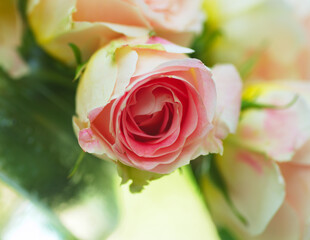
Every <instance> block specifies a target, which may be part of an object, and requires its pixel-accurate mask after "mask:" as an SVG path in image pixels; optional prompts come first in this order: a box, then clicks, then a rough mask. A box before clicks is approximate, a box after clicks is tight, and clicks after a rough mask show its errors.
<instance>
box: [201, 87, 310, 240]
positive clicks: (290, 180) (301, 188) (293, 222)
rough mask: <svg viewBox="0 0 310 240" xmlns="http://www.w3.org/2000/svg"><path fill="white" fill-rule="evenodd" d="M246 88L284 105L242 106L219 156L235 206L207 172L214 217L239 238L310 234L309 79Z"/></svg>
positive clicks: (271, 239)
mask: <svg viewBox="0 0 310 240" xmlns="http://www.w3.org/2000/svg"><path fill="white" fill-rule="evenodd" d="M244 94H245V95H244V97H245V99H246V100H252V101H255V102H258V103H262V104H268V105H273V106H275V105H276V106H278V107H279V108H275V109H248V110H246V111H245V112H243V113H242V114H241V121H240V124H239V127H238V130H237V133H236V135H234V136H232V137H231V138H229V139H227V141H226V143H225V145H224V147H225V152H224V155H223V156H222V157H220V156H218V157H216V159H215V160H214V161H215V162H214V164H215V166H216V167H217V168H218V172H219V175H220V176H221V178H222V179H223V181H224V182H225V184H226V186H227V189H226V191H227V194H228V196H229V198H230V199H231V201H232V204H233V206H235V208H236V210H235V209H233V208H231V205H230V204H229V203H228V202H227V197H226V199H225V196H224V194H223V190H222V191H220V190H219V188H218V187H217V186H216V185H215V184H214V182H212V179H211V178H210V176H208V175H206V176H205V177H204V179H203V181H202V182H203V186H204V187H203V188H204V192H205V196H206V199H207V202H208V203H209V205H208V206H209V207H210V211H211V213H212V215H213V217H214V220H215V221H216V223H217V225H218V226H219V227H221V228H224V229H226V230H228V231H229V232H231V233H232V235H234V236H236V237H237V239H248V240H292V239H296V240H301V239H309V237H310V235H309V234H310V232H309V227H310V221H309V220H310V208H309V201H310V181H309V180H310V177H309V176H310V165H309V164H310V161H309V160H310V97H309V96H310V95H309V94H310V84H309V83H301V82H294V83H291V82H284V83H268V84H258V85H256V84H255V85H252V86H250V87H249V88H247V89H246V90H245V93H244ZM296 96H298V97H297V98H296ZM236 212H238V213H239V214H240V215H239V217H238V214H236ZM240 216H242V217H243V218H244V219H245V221H244V222H242V221H240Z"/></svg>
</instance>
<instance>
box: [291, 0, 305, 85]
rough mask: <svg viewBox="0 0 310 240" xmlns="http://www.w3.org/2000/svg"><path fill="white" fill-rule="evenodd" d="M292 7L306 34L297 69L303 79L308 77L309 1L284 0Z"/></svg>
mask: <svg viewBox="0 0 310 240" xmlns="http://www.w3.org/2000/svg"><path fill="white" fill-rule="evenodd" d="M286 1H287V2H288V3H289V4H290V6H291V7H292V8H293V10H294V13H295V17H296V18H297V20H298V21H299V23H300V24H301V26H302V27H303V30H304V32H305V33H306V36H307V45H306V47H305V48H304V50H303V52H302V54H301V55H300V56H299V59H298V64H297V69H298V70H299V71H300V73H301V77H302V78H304V79H310V67H309V66H310V1H308V0H286Z"/></svg>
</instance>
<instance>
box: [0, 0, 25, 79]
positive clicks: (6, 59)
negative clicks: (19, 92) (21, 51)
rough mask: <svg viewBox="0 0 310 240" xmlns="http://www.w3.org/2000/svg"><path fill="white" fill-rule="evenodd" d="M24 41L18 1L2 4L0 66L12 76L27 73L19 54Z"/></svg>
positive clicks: (0, 6) (0, 13)
mask: <svg viewBox="0 0 310 240" xmlns="http://www.w3.org/2000/svg"><path fill="white" fill-rule="evenodd" d="M21 39H22V20H21V17H20V15H19V12H18V9H17V1H14V0H1V2H0V66H2V67H3V68H4V69H5V70H6V71H8V73H9V74H10V75H12V76H13V77H18V76H21V75H22V74H24V73H25V72H26V71H27V67H26V65H25V63H24V62H23V61H22V59H21V58H20V56H19V55H18V52H17V47H18V46H19V45H20V44H21Z"/></svg>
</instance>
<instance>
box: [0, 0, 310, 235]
mask: <svg viewBox="0 0 310 240" xmlns="http://www.w3.org/2000/svg"><path fill="white" fill-rule="evenodd" d="M26 5H27V1H25V0H20V1H14V0H0V66H1V68H0V239H3V240H19V239H23V240H27V239H31V240H36V239H38V240H39V239H40V240H41V239H47V240H63V239H65V240H67V239H82V240H84V239H85V240H100V239H109V240H131V239H132V240H139V239H148V240H150V239H163V240H165V239H169V240H170V239H178V240H182V239H195V240H204V239H210V240H213V239H220V238H221V239H226V240H230V239H233V238H232V236H230V234H229V233H227V231H226V230H225V229H218V231H216V229H215V226H214V225H213V222H212V220H211V218H210V215H209V213H208V208H207V206H206V204H205V202H204V199H203V194H202V191H204V190H205V188H203V189H200V188H199V187H200V186H202V185H203V182H204V181H205V178H202V177H201V176H203V175H204V174H206V173H208V171H211V170H212V169H213V168H212V166H210V165H208V163H209V161H210V159H206V158H202V159H198V160H197V162H196V163H195V164H193V166H192V167H193V169H194V171H192V169H191V168H190V167H189V166H187V167H184V168H182V169H181V170H180V171H176V172H175V173H173V174H171V175H169V176H166V177H164V178H161V179H159V180H156V181H154V182H152V183H151V184H150V185H149V186H147V187H146V188H145V189H144V190H143V191H142V193H139V194H132V193H130V192H129V190H128V189H129V186H128V184H126V185H122V186H121V185H120V182H121V180H120V178H119V177H118V175H117V172H116V169H115V166H114V165H113V164H110V163H109V162H106V161H102V160H99V159H97V158H95V157H93V156H91V155H89V154H85V153H84V152H83V151H82V150H81V149H80V147H79V145H78V144H77V140H76V137H75V136H74V133H73V130H72V123H71V119H72V116H73V115H74V97H75V89H76V86H77V82H74V81H73V79H74V77H75V69H74V68H71V67H68V66H66V65H64V64H62V63H60V62H59V61H56V60H55V59H53V58H52V57H51V56H49V55H48V54H47V53H46V52H45V51H44V50H42V49H41V48H40V47H39V46H38V44H37V43H36V40H35V38H34V36H33V33H32V31H31V30H30V28H29V26H28V24H27V19H26V16H25V15H26ZM203 9H204V11H205V13H206V16H207V17H206V23H205V24H204V30H203V33H202V34H201V35H200V36H196V39H195V40H194V42H193V44H192V47H193V48H194V49H195V50H196V52H195V53H194V54H193V55H192V57H196V58H199V59H201V60H202V61H203V62H204V63H205V64H206V65H208V66H212V65H214V64H215V63H218V62H224V63H226V62H230V63H233V64H235V65H236V66H237V68H238V69H239V72H240V74H241V75H242V77H243V79H244V81H245V82H247V81H252V80H264V81H265V80H266V81H268V80H270V79H282V78H290V79H307V78H308V79H309V78H310V67H308V66H309V63H310V57H309V52H310V47H309V46H310V43H309V37H310V35H309V34H310V30H309V29H310V26H309V22H310V21H309V20H310V1H308V0H304V1H301V0H300V1H295V0H237V1H230V0H205V1H203ZM210 169H211V170H210ZM213 170H214V169H213ZM195 177H196V178H195ZM201 184H202V185H201ZM210 191H211V190H210Z"/></svg>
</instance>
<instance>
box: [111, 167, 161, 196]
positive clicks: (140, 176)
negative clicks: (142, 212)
mask: <svg viewBox="0 0 310 240" xmlns="http://www.w3.org/2000/svg"><path fill="white" fill-rule="evenodd" d="M116 165H117V172H118V175H119V176H120V177H121V178H122V182H121V184H125V183H127V182H128V181H130V180H131V184H130V186H129V189H130V192H132V193H139V192H141V191H142V190H143V188H144V186H146V185H148V184H149V182H150V181H152V180H155V179H158V178H161V177H162V176H164V175H165V174H158V173H153V172H148V171H143V170H140V169H136V168H133V167H129V166H126V165H124V164H122V163H120V162H117V164H116Z"/></svg>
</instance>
